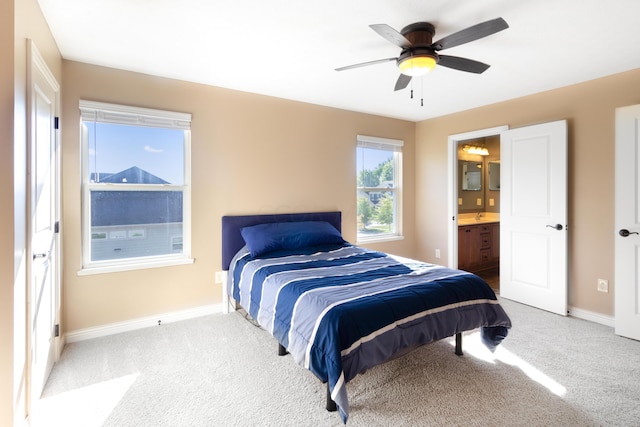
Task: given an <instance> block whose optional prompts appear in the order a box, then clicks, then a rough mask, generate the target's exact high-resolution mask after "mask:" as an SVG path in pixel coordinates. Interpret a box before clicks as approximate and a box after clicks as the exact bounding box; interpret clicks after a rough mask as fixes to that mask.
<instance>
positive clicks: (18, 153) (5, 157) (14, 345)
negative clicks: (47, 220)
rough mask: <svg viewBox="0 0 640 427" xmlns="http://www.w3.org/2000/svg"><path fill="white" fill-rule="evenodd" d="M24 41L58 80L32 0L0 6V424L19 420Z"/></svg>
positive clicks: (57, 62) (55, 58) (56, 61)
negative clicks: (31, 45)
mask: <svg viewBox="0 0 640 427" xmlns="http://www.w3.org/2000/svg"><path fill="white" fill-rule="evenodd" d="M27 39H32V40H33V41H34V43H35V44H36V46H37V48H38V50H39V51H40V53H41V54H42V56H43V57H44V59H45V61H46V63H47V65H48V66H49V68H50V69H51V71H52V72H53V75H54V76H55V77H56V78H57V79H58V81H61V67H62V58H61V56H60V53H59V51H58V49H57V46H56V44H55V42H54V40H53V37H52V35H51V33H50V31H49V27H48V25H47V24H46V22H45V21H44V17H43V15H42V13H41V11H40V8H39V6H38V3H37V1H36V0H19V1H17V0H16V1H5V2H2V3H1V4H0V47H1V48H0V52H2V61H1V63H0V99H1V100H2V104H0V117H1V120H2V126H0V141H1V145H0V149H1V150H2V151H1V153H2V154H1V155H0V177H1V180H2V182H3V183H4V184H5V185H3V186H2V188H0V206H2V207H1V208H0V224H2V227H3V229H5V230H4V232H3V233H2V235H3V236H4V237H3V238H2V239H1V240H0V242H1V243H0V342H2V343H3V345H2V346H1V350H0V425H3V426H5V425H6V426H9V425H12V424H13V423H14V420H15V422H21V421H22V420H23V419H24V417H25V406H24V405H25V380H26V330H27V327H26V310H27V302H26V288H27V285H26V273H25V263H26V262H25V260H26V252H25V251H26V217H27V216H26V178H27V174H26V120H27V119H26V118H27V115H26V114H27V110H26V94H27V86H26V85H27Z"/></svg>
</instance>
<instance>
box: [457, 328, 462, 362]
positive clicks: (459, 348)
mask: <svg viewBox="0 0 640 427" xmlns="http://www.w3.org/2000/svg"><path fill="white" fill-rule="evenodd" d="M456 355H458V356H462V332H458V333H457V334H456Z"/></svg>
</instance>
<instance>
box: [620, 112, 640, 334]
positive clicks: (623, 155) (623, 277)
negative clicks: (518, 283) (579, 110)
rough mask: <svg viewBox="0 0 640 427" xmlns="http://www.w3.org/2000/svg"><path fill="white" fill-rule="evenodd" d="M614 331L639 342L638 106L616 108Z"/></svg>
mask: <svg viewBox="0 0 640 427" xmlns="http://www.w3.org/2000/svg"><path fill="white" fill-rule="evenodd" d="M615 167H616V172H615V173H616V202H615V204H616V213H615V225H616V228H615V229H616V238H615V239H616V244H615V322H616V327H615V332H616V334H618V335H622V336H625V337H629V338H633V339H635V340H640V270H639V268H638V267H639V266H640V235H639V234H638V233H640V182H639V178H638V172H640V105H634V106H631V107H624V108H618V109H616V164H615Z"/></svg>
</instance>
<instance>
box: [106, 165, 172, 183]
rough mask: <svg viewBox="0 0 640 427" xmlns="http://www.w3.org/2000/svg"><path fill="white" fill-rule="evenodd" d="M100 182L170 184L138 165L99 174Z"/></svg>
mask: <svg viewBox="0 0 640 427" xmlns="http://www.w3.org/2000/svg"><path fill="white" fill-rule="evenodd" d="M98 177H99V181H98V182H106V183H114V184H117V183H125V182H126V183H128V184H169V182H168V181H165V180H164V179H162V178H159V177H157V176H155V175H153V174H151V173H149V172H147V171H146V170H144V169H140V168H139V167H137V166H132V167H130V168H129V169H125V170H123V171H121V172H117V173H113V174H107V173H100V174H98Z"/></svg>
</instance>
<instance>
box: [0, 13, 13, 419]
mask: <svg viewBox="0 0 640 427" xmlns="http://www.w3.org/2000/svg"><path fill="white" fill-rule="evenodd" d="M13 17H14V5H13V2H7V1H5V2H0V52H2V61H0V120H1V121H0V150H1V151H0V179H1V182H3V183H4V184H5V185H1V186H0V228H1V229H2V235H3V236H5V238H3V239H0V342H2V344H3V345H2V346H0V425H11V424H12V423H13V413H14V405H13V401H14V393H13V388H14V385H13V383H14V381H13V359H14V358H13V348H14V346H13V324H14V318H13V317H14V316H13V282H14V273H13V264H14V263H13V234H14V227H13V97H14V95H13V91H14V87H13V82H14V78H13V76H14V72H15V70H14V66H13V64H14V58H13V52H14V46H13V40H14V34H13V28H14V27H13V25H14V24H13ZM5 52H6V53H5ZM7 344H8V345H7Z"/></svg>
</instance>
